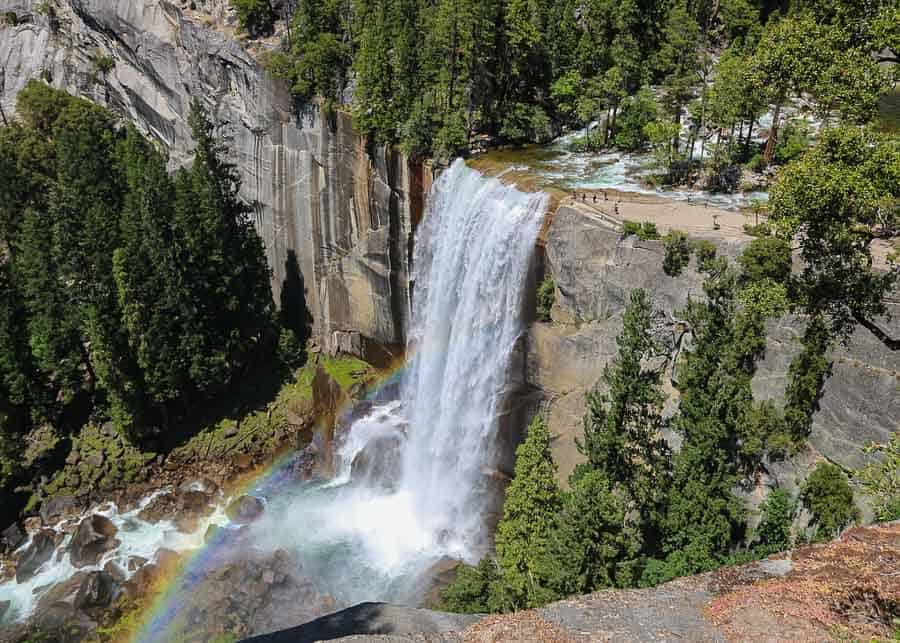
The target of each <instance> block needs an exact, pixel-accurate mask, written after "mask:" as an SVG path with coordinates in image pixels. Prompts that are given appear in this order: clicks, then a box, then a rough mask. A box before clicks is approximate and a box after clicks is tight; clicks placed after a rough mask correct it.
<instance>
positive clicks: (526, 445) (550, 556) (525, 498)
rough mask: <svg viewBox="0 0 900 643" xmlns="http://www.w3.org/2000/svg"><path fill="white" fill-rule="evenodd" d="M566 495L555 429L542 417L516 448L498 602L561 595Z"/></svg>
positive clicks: (499, 543)
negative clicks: (553, 445) (559, 554)
mask: <svg viewBox="0 0 900 643" xmlns="http://www.w3.org/2000/svg"><path fill="white" fill-rule="evenodd" d="M562 504H563V500H562V493H561V491H560V489H559V485H558V483H557V481H556V464H555V463H554V462H553V458H552V457H551V455H550V432H549V431H548V430H547V425H546V424H545V422H544V420H543V418H541V417H540V416H537V417H536V418H535V419H534V421H533V422H532V423H531V426H529V427H528V437H527V438H526V439H525V441H524V442H523V443H522V445H521V446H519V448H518V449H517V450H516V470H515V477H514V478H513V481H512V482H511V483H510V485H509V487H508V488H507V490H506V501H505V502H504V504H503V519H502V520H501V521H500V524H499V525H498V526H497V535H496V548H497V566H498V567H499V570H500V575H501V578H502V583H501V584H499V589H500V592H499V593H498V594H497V595H496V596H495V597H494V598H493V601H494V602H495V603H496V604H498V605H500V606H502V607H503V608H506V609H514V608H519V607H536V606H538V605H543V604H544V603H547V602H549V601H550V600H552V599H553V598H556V597H557V596H558V594H557V592H555V591H554V589H553V585H554V584H555V582H556V581H557V579H558V577H559V575H560V569H559V566H558V564H557V560H556V556H554V553H555V552H556V551H558V549H559V548H558V545H557V543H556V542H555V540H556V535H557V531H558V529H559V526H560V510H561V509H562Z"/></svg>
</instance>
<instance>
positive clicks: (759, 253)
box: [738, 237, 791, 283]
mask: <svg viewBox="0 0 900 643" xmlns="http://www.w3.org/2000/svg"><path fill="white" fill-rule="evenodd" d="M738 264H740V266H741V272H742V274H741V278H742V280H744V281H745V282H751V283H756V282H760V281H763V280H765V279H771V280H772V281H774V282H776V283H784V282H786V281H787V280H788V278H789V277H790V276H791V246H790V244H789V243H788V242H787V241H785V240H784V239H781V238H779V237H760V238H758V239H754V240H753V241H752V242H751V243H750V245H749V246H747V248H746V249H745V250H744V252H743V253H742V254H741V256H740V257H738Z"/></svg>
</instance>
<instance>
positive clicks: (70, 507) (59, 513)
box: [41, 496, 81, 525]
mask: <svg viewBox="0 0 900 643" xmlns="http://www.w3.org/2000/svg"><path fill="white" fill-rule="evenodd" d="M80 512H81V503H79V502H78V500H77V499H76V498H75V496H54V497H52V498H48V499H47V500H45V501H44V502H43V504H42V505H41V520H43V521H44V524H45V525H50V524H53V523H54V522H55V521H57V520H59V519H60V518H73V517H75V516H77V515H78V514H79V513H80Z"/></svg>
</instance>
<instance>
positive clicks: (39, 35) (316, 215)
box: [0, 0, 430, 362]
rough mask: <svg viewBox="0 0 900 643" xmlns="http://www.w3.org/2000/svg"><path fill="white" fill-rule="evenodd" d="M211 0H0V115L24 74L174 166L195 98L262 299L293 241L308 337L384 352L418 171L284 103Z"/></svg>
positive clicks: (185, 155)
mask: <svg viewBox="0 0 900 643" xmlns="http://www.w3.org/2000/svg"><path fill="white" fill-rule="evenodd" d="M192 4H193V3H192ZM197 4H199V5H201V8H203V6H204V3H197ZM221 4H222V3H221V2H211V3H210V8H209V9H210V11H212V14H210V15H207V16H205V18H203V17H202V16H199V17H198V14H197V13H196V12H193V11H187V10H186V9H182V8H181V7H180V6H178V5H176V4H174V3H170V2H167V1H165V0H51V2H49V3H42V2H38V1H36V0H0V13H5V12H13V13H15V14H16V15H17V17H18V20H17V22H18V24H17V25H15V26H11V25H8V24H6V23H5V22H4V23H0V65H2V68H3V69H4V71H5V84H4V87H3V91H2V93H0V104H2V107H3V110H4V113H6V114H7V115H11V114H13V113H14V109H15V98H16V95H17V94H18V92H19V91H20V90H21V89H22V88H23V87H24V86H25V84H26V83H27V82H28V81H29V80H31V79H43V80H44V81H46V82H49V83H50V84H52V85H53V86H55V87H58V88H61V89H65V90H66V91H68V92H69V93H71V94H74V95H77V96H82V97H84V98H87V99H89V100H92V101H94V102H96V103H98V104H100V105H105V106H107V107H109V108H110V109H112V110H113V111H115V112H116V113H118V114H121V115H122V116H124V117H126V118H127V119H128V120H129V121H131V122H133V123H135V124H136V125H137V127H138V128H139V129H141V130H142V131H144V132H145V133H147V134H149V135H150V136H152V137H153V138H154V139H155V140H156V141H158V142H159V143H160V145H161V146H163V148H164V149H166V150H167V151H168V153H169V156H170V164H171V166H172V167H177V166H179V165H182V164H184V163H186V162H188V161H189V159H190V156H191V149H192V143H191V137H190V129H189V127H188V123H187V116H188V113H189V109H190V103H191V100H192V99H194V98H198V99H200V100H201V101H202V102H203V103H204V104H205V105H206V107H207V108H208V109H209V110H210V112H211V113H212V114H213V116H214V117H215V118H216V119H218V120H219V121H221V122H223V123H227V129H226V131H225V133H226V134H227V137H228V140H229V143H230V147H231V150H232V154H233V159H232V160H233V162H234V163H235V164H236V165H237V168H238V170H239V171H240V174H241V178H242V180H243V188H242V196H243V197H244V198H245V199H246V200H247V201H248V202H250V203H252V204H253V206H254V218H255V224H256V226H257V229H258V230H259V232H260V234H261V236H262V238H263V241H264V242H265V245H266V250H267V253H268V258H269V263H270V265H271V267H272V269H273V279H272V285H273V290H274V294H275V298H276V301H279V297H280V294H281V287H282V283H283V281H284V278H285V275H286V262H287V261H288V260H289V259H290V258H291V256H292V255H291V254H290V252H291V251H293V252H294V253H295V255H296V258H297V260H298V262H299V267H300V269H301V272H302V275H303V278H304V285H305V288H306V300H307V305H308V307H309V309H310V312H311V315H312V318H313V323H314V334H315V336H316V339H317V340H318V342H319V343H320V344H321V345H322V346H323V347H325V348H326V350H328V351H329V352H336V351H338V350H342V351H344V352H348V353H352V354H355V355H358V356H360V357H363V358H364V359H369V360H370V361H376V362H377V361H383V360H387V359H389V358H390V357H391V355H392V354H393V353H395V352H396V351H397V349H398V348H400V347H402V345H403V339H404V337H403V333H404V329H403V326H404V323H405V321H406V310H407V308H408V307H407V305H406V302H407V300H408V298H409V257H410V244H411V241H410V240H411V234H412V231H413V227H414V222H415V221H416V220H417V219H418V217H420V216H421V210H422V206H423V198H422V194H423V193H424V191H427V189H428V183H429V180H430V178H429V176H428V175H427V173H426V171H425V170H424V168H423V166H422V165H421V164H417V163H410V162H408V161H407V159H406V158H405V157H403V156H402V155H400V154H398V153H396V152H393V151H390V150H386V149H384V148H377V147H374V148H372V149H369V150H367V146H366V143H365V141H364V140H363V139H362V138H361V137H359V136H358V135H357V134H356V133H355V132H354V131H353V129H352V125H351V121H350V118H349V116H348V115H346V114H343V113H338V114H336V115H334V116H331V117H325V116H323V114H322V113H321V112H320V111H319V109H318V107H317V106H316V105H315V104H309V105H297V104H295V102H294V99H293V98H292V96H291V95H290V93H289V91H288V89H287V87H286V86H285V85H284V84H283V83H281V82H278V81H275V80H272V79H270V78H268V77H267V76H266V74H265V72H264V71H263V70H262V68H261V67H260V65H259V64H258V63H257V61H256V60H254V59H253V58H252V57H251V56H250V55H249V54H248V53H247V51H246V50H245V49H244V48H242V47H241V45H240V44H239V43H238V42H236V41H235V40H233V39H231V38H230V37H228V35H226V34H225V33H222V32H220V31H217V30H216V28H215V27H221V26H222V25H223V23H224V19H223V17H222V15H220V14H223V12H224V9H223V8H222V7H221V6H220V5H221ZM44 5H50V6H53V7H54V12H53V14H52V15H51V14H48V13H47V12H46V11H45V10H44ZM42 11H44V12H43V13H42ZM188 14H190V15H188ZM201 18H202V19H201ZM226 31H227V29H226ZM103 56H110V57H112V59H113V60H114V61H115V67H114V68H113V69H112V70H111V71H109V72H108V73H106V74H103V73H101V72H100V71H99V70H98V65H97V63H96V61H97V60H98V59H100V58H101V57H103ZM293 305H298V302H293Z"/></svg>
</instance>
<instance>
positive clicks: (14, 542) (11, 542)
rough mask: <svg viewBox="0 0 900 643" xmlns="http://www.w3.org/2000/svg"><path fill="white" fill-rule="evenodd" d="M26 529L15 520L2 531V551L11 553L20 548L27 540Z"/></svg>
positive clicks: (0, 537) (0, 548)
mask: <svg viewBox="0 0 900 643" xmlns="http://www.w3.org/2000/svg"><path fill="white" fill-rule="evenodd" d="M25 538H26V536H25V531H24V530H23V529H22V527H21V526H19V523H17V522H14V523H13V524H11V525H10V526H9V527H7V528H6V529H4V530H3V531H2V532H0V553H9V552H12V551H15V550H16V549H18V547H19V545H21V544H22V543H23V542H25Z"/></svg>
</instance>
